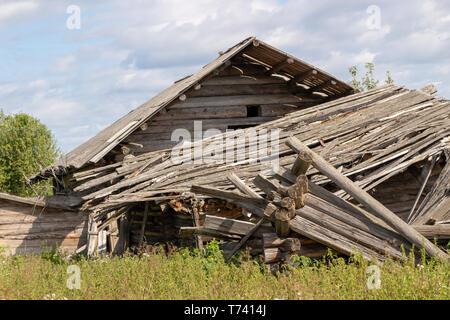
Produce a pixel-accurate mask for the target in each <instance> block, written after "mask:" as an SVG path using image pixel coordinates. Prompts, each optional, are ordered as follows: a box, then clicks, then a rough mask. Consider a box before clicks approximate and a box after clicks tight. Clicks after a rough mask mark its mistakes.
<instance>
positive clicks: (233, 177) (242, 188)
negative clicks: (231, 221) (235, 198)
mask: <svg viewBox="0 0 450 320" xmlns="http://www.w3.org/2000/svg"><path fill="white" fill-rule="evenodd" d="M227 178H228V180H230V181H231V182H232V183H233V184H234V185H235V186H236V188H238V189H239V190H240V191H241V192H243V193H245V194H247V195H249V196H253V197H255V198H261V196H260V195H259V194H257V193H256V192H255V191H254V190H253V189H252V188H250V187H249V186H247V185H246V184H245V183H244V181H242V180H241V179H239V177H238V176H237V175H236V174H234V173H230V174H229V175H228V176H227ZM264 220H265V219H264V218H261V219H260V220H259V221H258V222H257V223H256V225H255V226H254V227H253V228H252V229H251V230H250V231H249V232H248V233H247V234H246V235H245V236H244V237H243V238H242V239H241V240H240V241H239V242H238V243H237V244H236V246H235V247H234V248H233V249H232V250H231V252H230V254H229V255H227V256H226V259H227V260H229V259H231V257H232V256H233V255H234V254H235V253H236V252H237V251H238V250H239V249H240V248H241V247H242V246H243V245H244V244H245V243H246V242H247V241H248V239H250V237H251V236H253V234H254V233H255V232H256V231H257V230H258V229H259V227H260V226H261V225H262V224H263V223H264Z"/></svg>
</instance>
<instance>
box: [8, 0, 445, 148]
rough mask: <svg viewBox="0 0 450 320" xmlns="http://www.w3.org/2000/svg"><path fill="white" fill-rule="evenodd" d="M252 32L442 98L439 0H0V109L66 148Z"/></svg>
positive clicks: (337, 67)
mask: <svg viewBox="0 0 450 320" xmlns="http://www.w3.org/2000/svg"><path fill="white" fill-rule="evenodd" d="M70 5H76V6H78V7H79V8H80V18H81V19H80V23H81V24H80V29H69V28H68V27H67V20H68V19H69V18H70V17H71V14H70V13H67V8H68V7H69V6H70ZM374 10H375V11H374ZM378 13H379V14H378ZM378 18H379V19H378ZM250 35H255V36H257V37H258V38H259V39H261V40H263V41H265V42H268V43H270V44H271V45H273V46H276V47H278V48H280V49H282V50H284V51H286V52H288V53H291V54H293V55H294V56H296V57H298V58H300V59H303V60H305V61H308V62H310V63H312V64H314V65H317V66H318V67H320V68H322V69H324V70H326V71H328V72H329V73H331V74H333V75H335V76H337V77H338V78H340V79H342V80H346V81H347V80H349V78H350V76H349V74H348V67H349V66H351V65H359V66H360V68H362V66H363V64H364V63H365V62H373V63H374V64H375V67H376V75H377V77H378V78H379V79H381V80H384V79H385V72H386V70H390V72H391V75H392V77H393V79H394V81H395V82H396V83H397V84H400V85H404V86H406V87H408V88H411V89H416V88H421V87H424V86H425V85H427V84H429V83H434V84H435V85H436V87H437V88H438V95H440V96H444V97H446V98H450V54H449V52H450V2H449V1H432V0H410V1H392V0H390V1H385V0H382V1H363V0H347V1H335V0H320V1H307V0H297V1H295V0H283V1H281V0H280V1H277V0H247V1H242V0H229V1H227V2H224V1H212V0H211V1H208V0H195V1H194V0H192V1H171V0H166V1H143V0H128V1H118V0H117V1H115V0H109V1H105V0H97V1H89V0H86V1H85V0H83V1H76V0H71V1H64V0H58V1H56V0H47V1H30V0H28V1H27V0H23V1H12V0H0V108H1V109H3V111H4V112H6V113H16V112H20V111H23V112H27V113H30V114H32V115H34V116H36V117H38V118H39V119H41V121H42V122H43V123H45V124H46V125H47V126H48V127H49V128H50V129H51V130H52V131H53V133H54V135H55V137H56V139H57V141H58V144H59V146H60V147H61V149H62V150H63V151H64V152H68V151H70V150H71V149H73V148H74V147H76V146H77V145H79V144H81V143H83V142H84V141H86V140H87V139H88V138H90V137H91V136H93V135H95V134H96V133H97V132H98V131H100V130H101V129H103V128H104V127H106V126H108V125H109V124H111V123H113V122H114V121H115V120H117V119H118V118H120V117H121V116H123V115H124V114H126V113H128V112H129V111H131V110H132V109H134V108H135V107H137V106H139V105H140V104H142V103H144V102H145V101H147V100H148V99H150V98H151V97H152V96H154V95H155V94H157V93H158V92H159V91H161V90H163V89H164V88H166V87H167V86H169V85H170V84H171V83H172V82H173V81H175V80H177V79H179V78H181V77H184V76H185V75H188V74H191V73H193V72H195V71H196V70H198V69H199V68H201V67H202V66H203V65H205V64H207V63H208V62H209V61H211V60H212V59H214V58H216V57H217V55H218V52H219V51H221V50H224V49H227V48H229V47H230V46H232V45H234V44H235V43H237V42H239V41H241V40H242V39H244V38H246V37H248V36H250Z"/></svg>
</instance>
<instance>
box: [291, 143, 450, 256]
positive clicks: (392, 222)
mask: <svg viewBox="0 0 450 320" xmlns="http://www.w3.org/2000/svg"><path fill="white" fill-rule="evenodd" d="M286 144H287V145H288V146H289V147H290V148H291V149H293V150H294V151H295V152H297V153H301V152H306V153H308V154H309V155H310V157H311V159H312V161H313V163H312V164H313V166H314V167H315V168H316V169H317V170H319V171H320V172H321V173H323V174H324V175H326V176H327V177H328V178H329V179H331V181H333V182H334V183H336V184H337V185H338V186H339V187H341V188H342V189H343V190H344V191H346V192H347V193H348V194H350V195H351V196H352V197H353V198H355V199H356V200H358V201H359V202H360V203H361V204H363V205H364V206H366V208H368V209H369V210H370V211H371V212H372V213H373V214H375V215H376V216H378V217H379V218H380V219H382V220H383V221H385V222H386V223H387V224H388V225H389V226H391V227H392V228H393V229H394V230H395V231H397V232H398V233H400V234H401V235H402V236H404V237H405V238H406V239H407V240H409V241H410V242H411V243H413V244H415V245H416V246H417V247H418V248H422V247H423V248H424V249H425V250H426V252H427V253H428V254H429V255H430V256H433V257H436V258H445V259H448V258H449V257H448V255H447V254H446V253H444V252H443V251H441V250H440V249H439V248H437V247H436V246H435V245H434V244H433V243H431V242H430V241H429V240H427V239H425V238H424V237H423V236H422V235H421V234H420V233H418V232H417V231H416V230H415V229H414V228H412V227H411V226H409V225H408V224H407V223H405V222H404V221H403V220H402V219H400V218H399V217H398V216H396V215H395V214H394V213H392V212H391V211H390V210H389V209H387V208H386V207H385V206H383V205H382V204H381V203H380V202H378V201H377V200H375V199H374V198H373V197H372V196H370V195H369V194H368V193H367V192H366V191H364V190H363V189H361V188H360V187H359V186H357V185H356V184H355V183H354V182H353V181H351V180H350V179H349V178H347V177H345V176H344V175H343V174H342V173H340V172H339V171H338V170H337V169H336V168H334V167H333V166H332V165H330V164H329V163H328V162H327V161H325V159H323V158H322V157H321V156H319V155H318V154H316V153H315V152H313V151H312V150H311V149H309V148H308V147H307V146H306V145H304V144H303V143H302V142H301V141H300V140H298V139H296V138H294V137H290V138H289V139H288V140H287V142H286Z"/></svg>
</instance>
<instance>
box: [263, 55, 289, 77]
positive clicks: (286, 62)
mask: <svg viewBox="0 0 450 320" xmlns="http://www.w3.org/2000/svg"><path fill="white" fill-rule="evenodd" d="M293 63H294V59H292V58H286V59H285V60H283V61H281V62H279V63H277V64H274V65H273V66H272V67H271V68H270V69H269V70H267V71H266V74H267V75H271V74H273V73H277V72H278V71H280V70H281V69H283V68H284V67H286V66H287V65H290V64H293Z"/></svg>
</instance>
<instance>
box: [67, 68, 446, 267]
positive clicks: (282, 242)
mask: <svg viewBox="0 0 450 320" xmlns="http://www.w3.org/2000/svg"><path fill="white" fill-rule="evenodd" d="M285 66H289V64H286V65H285ZM279 67H281V65H280V66H278V65H274V66H273V69H277V68H279ZM305 76H306V75H305ZM244 80H245V81H247V80H246V79H245V78H242V79H241V80H240V81H244ZM214 81H218V78H217V79H215V80H214ZM221 81H222V80H221ZM319 86H320V85H319ZM331 87H332V84H331ZM432 91H433V90H431V88H427V89H424V90H407V89H405V88H402V87H399V86H395V85H388V86H384V87H380V88H377V89H373V90H370V91H367V92H362V93H356V94H352V95H349V96H346V97H343V98H340V99H337V100H334V101H329V102H325V103H322V104H319V105H317V106H313V107H309V108H305V109H303V110H299V111H296V112H293V113H290V114H288V115H286V116H284V117H282V118H280V119H277V120H274V121H270V122H267V123H264V124H260V125H258V126H256V127H254V128H248V129H244V130H242V131H240V132H227V133H224V134H221V135H217V136H214V137H211V138H206V139H203V140H198V141H195V142H193V143H192V144H191V145H190V146H189V148H188V149H189V150H190V153H189V154H188V155H186V156H185V158H183V160H185V161H181V162H177V163H176V162H174V161H172V160H171V159H170V155H171V150H170V149H168V150H162V151H155V152H149V153H144V154H141V155H138V156H132V157H128V158H124V160H123V161H120V162H117V163H115V164H108V165H106V166H104V167H97V168H89V170H86V171H84V172H77V173H75V174H74V175H73V176H72V177H71V178H70V179H71V181H72V182H73V183H74V185H75V187H74V189H73V191H74V192H73V194H71V196H75V197H78V198H79V199H82V200H83V201H84V204H83V209H84V210H85V211H87V212H89V213H90V216H91V219H92V224H95V225H96V226H95V228H94V226H93V225H92V227H91V229H90V230H94V229H95V230H98V231H96V232H98V234H95V235H94V234H93V235H92V237H91V238H92V241H95V242H96V244H97V245H98V242H99V240H101V238H99V237H100V233H99V232H100V231H102V230H106V231H107V232H110V230H111V232H112V230H122V226H121V224H122V222H124V223H126V224H127V225H128V229H129V233H130V239H129V242H128V243H130V244H131V245H133V244H134V245H138V244H140V243H149V242H152V243H154V242H156V243H159V242H162V241H166V240H174V239H175V240H179V243H183V244H189V245H196V246H198V247H201V246H202V245H203V244H204V243H205V242H207V241H208V240H210V239H213V238H216V239H220V240H222V244H221V246H222V249H223V250H224V253H225V257H226V258H228V259H229V258H231V257H232V256H233V255H234V254H235V253H236V252H238V251H240V250H245V249H246V248H247V249H248V250H249V251H250V252H251V253H254V254H261V255H262V257H263V259H264V261H265V262H266V263H267V264H268V265H269V269H271V270H276V269H277V268H278V267H277V265H278V264H279V263H291V262H292V259H291V258H292V255H304V256H308V257H320V256H322V255H324V254H325V253H326V251H327V250H328V249H331V250H333V251H335V252H337V253H339V254H343V255H353V254H360V255H361V256H362V257H364V258H365V259H368V260H371V259H376V260H379V261H384V260H386V259H388V258H392V259H404V258H405V253H410V252H411V253H412V254H415V255H418V254H419V250H420V249H421V248H423V249H425V251H426V253H427V254H428V255H430V256H433V257H436V258H443V259H447V258H448V256H447V254H446V253H445V252H444V251H443V250H442V249H441V248H440V247H439V246H436V245H435V244H434V243H432V242H433V241H436V242H437V244H438V245H440V244H445V243H446V242H447V241H448V239H449V238H450V229H449V226H450V192H449V187H448V186H449V185H450V161H449V159H450V151H449V150H450V149H449V146H450V140H449V136H450V119H449V115H450V103H449V102H448V101H445V100H443V99H438V98H436V97H434V96H432V95H430V94H429V93H430V92H432ZM188 101H189V99H187V100H186V101H185V102H183V103H188ZM193 101H194V102H195V103H200V101H202V100H201V99H200V100H193ZM211 101H213V100H211ZM194 102H189V103H194ZM195 106H196V105H189V106H188V107H189V108H191V109H194V108H195ZM272 129H278V130H280V131H279V136H278V139H275V140H273V141H269V142H268V143H269V144H276V147H277V148H276V153H274V154H270V155H267V156H266V157H265V158H264V157H263V158H258V155H259V149H258V148H259V147H261V146H260V145H259V143H258V142H255V141H258V139H259V138H261V135H263V134H265V135H266V136H267V132H268V130H272ZM250 132H254V133H256V135H257V138H258V139H255V140H252V139H247V138H246V137H247V136H246V135H247V134H249V133H250ZM242 137H244V138H245V139H240V140H239V139H237V138H242ZM213 138H214V139H213ZM218 138H220V139H223V140H224V141H225V140H226V139H236V141H237V142H236V144H234V145H232V146H230V147H228V146H226V147H224V148H223V150H218V151H217V152H216V154H215V155H216V156H218V157H220V156H225V155H227V154H235V150H237V149H236V148H238V147H244V148H245V150H247V151H248V152H247V151H246V152H245V154H242V158H239V160H238V159H234V160H233V161H232V162H231V163H204V162H202V161H201V159H200V158H199V157H201V156H199V155H198V154H196V153H195V152H194V151H195V148H196V146H197V147H198V146H201V147H202V150H205V149H207V148H208V147H209V146H211V145H212V144H213V143H215V142H216V141H217V139H218ZM231 151H232V152H231ZM227 152H229V153H227ZM274 157H278V167H277V168H272V167H270V166H269V167H268V161H269V160H270V159H273V158H274ZM146 203H149V209H148V213H147V214H146V213H145V212H146V211H147V210H146V209H145V208H146ZM146 216H147V218H145V217H146ZM125 229H126V228H125ZM90 232H92V231H90ZM114 232H117V231H114ZM102 237H104V235H103V234H102ZM119 238H120V235H119ZM181 240H183V241H184V242H183V241H181ZM101 241H103V240H101ZM123 243H127V241H126V237H125V238H124V240H123ZM90 246H91V245H90V244H89V245H88V247H90Z"/></svg>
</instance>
